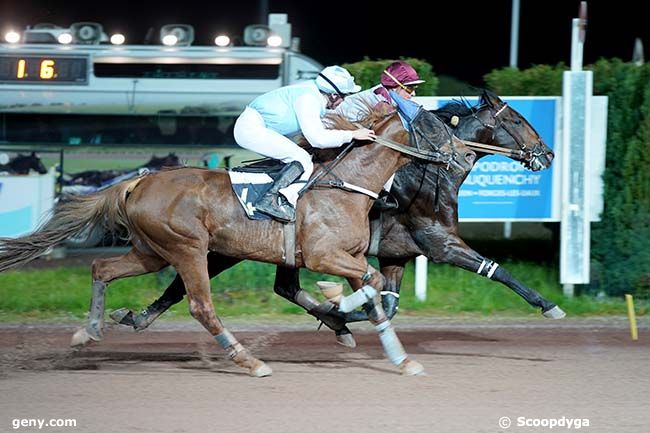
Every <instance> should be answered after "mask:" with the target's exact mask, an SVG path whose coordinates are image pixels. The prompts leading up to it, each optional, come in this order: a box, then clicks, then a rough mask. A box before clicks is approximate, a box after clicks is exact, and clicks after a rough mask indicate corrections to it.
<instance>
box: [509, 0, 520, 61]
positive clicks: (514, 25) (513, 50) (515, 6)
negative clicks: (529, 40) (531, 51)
mask: <svg viewBox="0 0 650 433" xmlns="http://www.w3.org/2000/svg"><path fill="white" fill-rule="evenodd" d="M518 54H519V0H512V16H511V17H510V67H511V68H516V67H517V59H518V57H519V55H518Z"/></svg>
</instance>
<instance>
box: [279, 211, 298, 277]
mask: <svg viewBox="0 0 650 433" xmlns="http://www.w3.org/2000/svg"><path fill="white" fill-rule="evenodd" d="M282 228H283V231H284V257H282V258H283V260H284V264H285V265H286V266H287V267H289V268H293V267H295V266H296V223H295V222H291V223H286V224H283V225H282Z"/></svg>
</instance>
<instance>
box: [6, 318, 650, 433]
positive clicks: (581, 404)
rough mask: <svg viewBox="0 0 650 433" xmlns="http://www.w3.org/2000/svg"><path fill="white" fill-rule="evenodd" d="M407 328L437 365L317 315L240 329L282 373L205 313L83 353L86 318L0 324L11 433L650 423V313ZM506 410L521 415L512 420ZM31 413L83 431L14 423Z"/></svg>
mask: <svg viewBox="0 0 650 433" xmlns="http://www.w3.org/2000/svg"><path fill="white" fill-rule="evenodd" d="M396 323H397V329H398V334H399V336H400V338H401V340H402V342H403V343H404V345H405V347H406V349H407V351H408V352H409V354H410V355H411V356H413V357H414V358H415V359H417V360H418V361H419V362H421V363H422V364H423V365H424V366H425V368H426V371H427V373H428V375H427V376H423V377H402V376H400V375H399V374H398V372H397V369H396V368H394V367H393V366H391V365H390V363H389V362H388V361H387V360H385V359H384V358H383V354H382V350H381V347H380V345H379V341H378V338H377V335H376V333H375V332H374V331H373V330H372V329H370V328H369V327H368V326H365V325H364V326H356V327H355V328H354V329H355V330H356V332H355V335H356V337H357V343H358V346H357V348H356V349H352V350H351V349H346V348H344V347H341V346H338V345H337V344H336V343H335V342H334V338H333V335H332V334H331V333H330V332H329V331H326V330H321V331H318V332H317V331H316V330H315V329H314V326H313V323H312V322H300V323H298V324H295V323H294V324H286V325H284V324H282V323H260V324H253V325H251V324H246V323H237V322H235V323H233V324H231V325H229V326H230V329H231V330H232V331H233V332H234V333H235V335H236V336H237V337H238V338H239V340H240V341H241V342H242V343H243V344H244V345H246V346H247V347H248V348H249V349H251V350H252V352H253V353H254V354H256V355H257V356H258V357H260V358H261V359H263V360H265V361H266V362H267V363H268V364H269V366H271V367H272V368H273V376H272V377H268V378H262V379H255V378H251V377H248V376H247V375H245V374H244V373H243V372H242V371H240V370H239V369H238V368H236V367H234V366H233V364H232V363H231V362H230V361H229V360H227V359H226V358H225V357H224V355H223V353H222V351H221V350H220V349H219V348H218V347H217V345H216V343H214V341H213V340H212V339H211V338H210V336H209V335H208V334H207V332H205V331H202V330H201V329H200V328H199V327H198V325H196V324H193V323H173V322H167V323H164V322H163V323H160V324H157V326H154V327H153V328H154V329H152V330H148V331H145V332H143V333H137V334H136V333H133V332H131V331H129V330H127V329H126V328H125V329H118V328H116V327H113V328H111V329H108V330H107V332H106V337H105V339H104V341H102V342H101V343H97V344H95V345H93V346H91V347H89V348H86V349H83V350H79V351H75V350H72V349H69V348H68V343H69V339H70V336H71V334H72V332H73V331H74V329H75V327H74V326H70V325H33V326H24V325H0V362H1V364H0V368H1V371H0V374H1V377H0V390H1V393H0V407H1V408H2V410H1V411H0V432H4V431H44V432H62V431H71V432H98V433H103V432H107V433H108V432H191V433H203V432H218V433H221V432H232V433H236V432H264V433H272V432H277V433H289V432H301V433H315V432H328V433H329V432H342V433H343V432H346V433H347V432H354V433H366V432H368V433H369V432H373V433H376V432H391V433H394V432H459V433H460V432H462V433H472V432H501V431H503V432H505V431H508V432H528V431H531V432H549V431H552V432H557V431H573V430H576V428H575V424H574V427H573V428H572V429H568V428H567V427H560V426H558V427H555V428H553V429H549V428H548V427H545V426H539V427H522V426H518V425H517V423H518V418H519V417H525V418H527V419H529V420H531V419H550V418H556V419H561V418H562V417H565V418H566V419H581V420H582V419H588V420H589V427H586V426H585V425H584V421H581V422H582V428H581V429H580V431H585V432H607V433H614V432H616V433H644V432H648V431H649V427H648V425H650V410H649V406H650V405H649V397H650V395H649V394H650V391H649V390H650V379H649V375H648V366H649V363H648V361H650V339H648V338H647V333H648V332H650V326H648V323H646V322H642V323H641V329H640V340H639V341H637V342H632V341H630V338H629V331H628V329H627V328H626V322H625V321H624V320H623V319H620V318H619V319H616V318H612V319H597V320H574V321H563V322H548V321H542V319H537V320H534V319H530V320H524V321H517V320H512V321H503V322H494V321H488V322H474V323H465V322H462V321H460V320H456V321H451V322H449V321H442V320H437V321H432V320H427V319H421V320H415V319H413V320H406V319H402V320H400V318H398V320H396ZM506 416H507V417H509V418H510V419H511V421H512V426H511V427H510V428H508V429H503V428H501V427H499V419H500V418H501V417H506ZM21 418H24V419H35V418H40V419H45V420H49V419H51V418H59V419H75V420H76V423H77V426H76V427H74V428H73V427H43V428H42V429H41V430H39V429H38V428H34V427H32V428H26V427H22V428H20V429H16V430H14V429H13V428H12V420H14V419H21ZM529 422H531V423H532V422H535V421H529ZM538 422H540V423H542V421H538Z"/></svg>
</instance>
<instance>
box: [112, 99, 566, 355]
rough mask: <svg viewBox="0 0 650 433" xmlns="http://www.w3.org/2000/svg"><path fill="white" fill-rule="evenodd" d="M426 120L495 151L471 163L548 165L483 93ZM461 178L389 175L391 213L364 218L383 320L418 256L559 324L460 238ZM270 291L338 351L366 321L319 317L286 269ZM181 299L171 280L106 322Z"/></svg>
mask: <svg viewBox="0 0 650 433" xmlns="http://www.w3.org/2000/svg"><path fill="white" fill-rule="evenodd" d="M434 113H435V114H436V115H437V116H438V117H441V118H442V119H443V120H445V121H446V122H447V123H448V124H449V125H450V126H452V127H453V128H454V134H455V135H456V136H457V137H458V138H460V139H462V140H468V141H470V142H479V143H485V144H488V145H491V146H496V147H497V148H494V149H492V148H490V147H489V146H486V147H485V148H480V147H478V148H476V149H475V150H476V153H477V160H478V159H480V158H482V157H484V156H486V155H488V154H489V153H498V154H504V155H506V156H508V157H510V158H511V159H513V160H515V161H519V162H521V163H522V165H523V166H524V167H526V168H528V169H530V170H533V171H538V170H542V169H546V168H548V167H549V166H550V165H551V162H552V161H553V157H554V155H553V152H552V150H551V149H550V148H549V147H548V146H547V145H546V144H545V143H544V141H543V139H542V138H541V137H540V136H539V134H538V132H537V131H536V130H535V129H534V128H533V127H532V126H531V125H530V123H528V122H527V121H526V119H525V118H524V117H523V116H522V115H521V114H520V113H518V112H517V111H516V110H514V109H513V108H511V107H509V106H507V105H506V104H505V103H504V102H503V101H502V100H501V99H500V98H499V97H498V96H497V95H495V94H493V93H492V92H489V91H484V92H483V93H482V94H481V97H480V98H479V104H478V106H476V107H471V106H469V105H468V104H466V103H461V102H452V103H450V104H447V105H445V106H444V107H442V108H441V109H439V110H436V111H434ZM470 146H471V144H470ZM467 174H468V173H467V172H466V171H463V170H453V169H450V170H439V169H438V168H437V167H433V168H430V167H429V166H427V165H426V164H421V163H418V162H413V163H411V164H408V165H407V166H405V167H403V168H401V169H400V170H398V172H397V173H396V175H395V181H394V183H393V187H392V189H391V194H392V195H393V196H394V197H395V198H396V200H397V202H398V204H399V207H398V208H397V209H395V210H390V211H385V212H383V213H382V214H381V215H380V214H379V213H378V212H371V217H372V218H373V220H374V221H376V224H373V227H376V229H375V231H374V235H375V236H373V238H374V239H375V241H376V242H375V247H374V248H373V251H370V255H374V256H377V257H378V258H379V264H380V267H381V272H382V274H383V275H384V276H385V277H386V285H385V286H384V296H382V298H383V306H384V308H385V310H386V313H387V314H388V316H389V318H392V317H393V315H394V314H395V312H396V311H397V306H398V301H399V291H400V283H401V280H402V275H403V273H404V267H405V265H406V262H408V261H409V260H411V259H413V258H414V257H416V256H418V255H421V254H423V255H425V256H427V257H428V258H429V260H431V261H432V262H435V263H448V264H451V265H454V266H458V267H461V268H463V269H466V270H468V271H471V272H476V273H478V274H479V275H481V276H484V277H487V278H490V279H492V280H494V281H498V282H500V283H502V284H504V285H506V286H507V287H509V288H510V289H512V290H513V291H514V292H515V293H517V294H518V295H520V296H521V297H522V298H524V299H525V300H526V301H527V302H528V303H529V304H530V305H531V306H533V307H536V308H539V309H540V310H541V312H542V314H543V315H544V316H545V317H548V318H555V319H557V318H561V317H564V312H563V311H562V310H561V309H560V308H559V307H558V306H557V305H556V304H554V303H553V302H551V301H549V300H547V299H545V298H544V297H543V296H542V295H540V294H539V293H538V292H537V291H535V290H534V289H532V288H529V287H527V286H526V285H524V284H522V283H521V282H519V281H518V280H517V279H515V278H514V277H512V275H510V273H509V272H507V271H506V270H505V269H504V268H503V267H501V266H499V265H498V264H497V263H496V262H495V261H493V260H490V259H487V258H485V257H483V256H482V255H481V254H479V253H477V252H476V251H474V250H473V249H471V248H470V247H469V246H468V245H467V244H466V243H465V242H464V241H463V240H462V239H461V238H460V236H459V234H458V190H459V189H460V186H461V184H462V182H463V181H464V180H465V178H466V176H467ZM208 261H209V269H210V276H211V277H213V276H215V275H217V274H219V273H220V272H222V271H223V270H225V269H227V268H229V267H231V266H233V265H235V264H237V263H239V260H238V259H234V258H229V257H223V256H220V255H218V254H217V253H214V252H212V253H210V254H209V256H208ZM274 290H275V292H276V293H278V294H279V295H281V296H283V297H284V298H286V299H288V300H290V301H291V302H293V303H296V304H298V305H300V306H302V307H303V308H305V309H306V310H307V311H308V312H309V313H310V314H312V315H314V316H316V317H317V318H318V319H320V320H322V321H323V322H324V323H325V324H326V325H328V326H329V327H331V328H332V329H334V330H335V331H336V333H337V339H338V341H339V342H340V343H341V344H344V345H346V346H350V347H353V346H354V340H353V338H352V336H351V334H350V332H349V330H348V329H347V327H346V326H345V323H346V321H358V320H367V315H366V314H365V312H362V311H355V312H353V313H349V314H347V315H343V314H337V312H336V311H335V310H333V309H332V310H328V311H323V305H322V304H318V302H317V301H315V300H314V299H313V298H312V297H311V296H309V295H308V294H307V293H306V292H305V291H303V290H302V289H301V288H300V283H299V281H298V272H297V271H295V270H293V269H290V268H284V267H278V271H277V275H276V281H275V286H274ZM184 295H185V288H184V287H183V282H182V280H181V279H180V278H179V277H177V278H176V279H175V280H174V281H173V282H172V284H171V285H170V286H169V287H168V288H167V290H166V291H165V293H164V294H163V295H162V296H161V297H160V298H159V299H157V300H156V301H155V302H153V303H152V304H151V305H150V306H148V307H147V308H145V309H144V310H142V312H141V313H139V314H134V313H133V312H131V311H129V310H127V309H120V310H117V311H116V312H115V313H114V314H112V315H111V317H113V318H114V319H115V320H116V321H117V322H118V323H121V324H124V325H129V326H133V327H134V328H135V329H136V330H142V329H145V328H146V327H148V326H149V324H151V323H152V322H153V321H154V320H155V319H156V318H157V317H158V316H159V315H160V314H162V313H163V312H164V311H165V310H167V309H168V308H169V307H170V306H171V305H173V304H175V303H177V302H179V301H180V300H181V299H183V296H184Z"/></svg>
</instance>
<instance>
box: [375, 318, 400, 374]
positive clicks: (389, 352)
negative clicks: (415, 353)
mask: <svg viewBox="0 0 650 433" xmlns="http://www.w3.org/2000/svg"><path fill="white" fill-rule="evenodd" d="M375 328H376V329H377V332H379V341H381V345H382V346H383V348H384V353H386V357H387V358H388V360H389V361H390V362H392V363H393V364H394V365H400V364H401V363H402V362H404V360H405V359H406V357H407V355H406V351H405V350H404V346H402V343H401V342H400V341H399V338H397V334H396V333H395V329H393V325H392V324H391V323H390V320H386V321H385V322H382V323H380V324H378V325H377V326H375Z"/></svg>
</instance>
